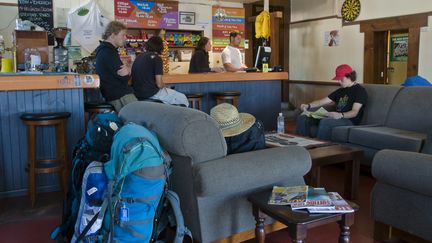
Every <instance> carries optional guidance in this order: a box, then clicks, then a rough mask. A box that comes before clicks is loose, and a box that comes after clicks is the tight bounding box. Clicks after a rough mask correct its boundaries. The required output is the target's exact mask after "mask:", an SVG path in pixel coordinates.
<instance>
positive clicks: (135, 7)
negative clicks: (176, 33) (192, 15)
mask: <svg viewBox="0 0 432 243" xmlns="http://www.w3.org/2000/svg"><path fill="white" fill-rule="evenodd" d="M114 15H115V19H116V20H118V21H121V22H123V23H124V24H126V26H127V27H128V28H147V29H178V25H179V20H178V2H171V1H158V2H151V1H140V0H115V1H114Z"/></svg>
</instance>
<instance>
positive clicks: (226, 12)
mask: <svg viewBox="0 0 432 243" xmlns="http://www.w3.org/2000/svg"><path fill="white" fill-rule="evenodd" d="M212 22H213V52H222V51H223V49H224V48H225V47H226V46H227V45H228V44H229V34H230V32H231V31H237V32H239V33H240V34H241V35H242V42H241V44H240V50H241V51H244V29H245V10H244V8H226V7H220V6H213V8H212Z"/></svg>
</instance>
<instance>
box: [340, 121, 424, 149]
mask: <svg viewBox="0 0 432 243" xmlns="http://www.w3.org/2000/svg"><path fill="white" fill-rule="evenodd" d="M425 138H426V134H423V133H417V132H411V131H406V130H401V129H395V128H390V127H384V126H379V127H360V128H351V129H350V132H349V139H348V141H349V142H350V143H353V144H358V145H362V146H366V147H369V148H375V149H396V150H405V151H413V152H419V151H420V149H421V147H422V144H423V141H424V140H425Z"/></svg>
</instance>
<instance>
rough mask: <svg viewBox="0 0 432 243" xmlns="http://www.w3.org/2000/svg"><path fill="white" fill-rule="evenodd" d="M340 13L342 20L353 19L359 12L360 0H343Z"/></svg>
mask: <svg viewBox="0 0 432 243" xmlns="http://www.w3.org/2000/svg"><path fill="white" fill-rule="evenodd" d="M341 13H342V19H343V20H345V21H353V20H355V19H356V18H357V17H358V16H359V14H360V0H345V2H344V3H343V5H342V10H341Z"/></svg>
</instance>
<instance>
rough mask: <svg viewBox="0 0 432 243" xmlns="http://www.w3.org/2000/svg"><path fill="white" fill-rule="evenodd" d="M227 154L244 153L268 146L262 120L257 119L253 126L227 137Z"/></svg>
mask: <svg viewBox="0 0 432 243" xmlns="http://www.w3.org/2000/svg"><path fill="white" fill-rule="evenodd" d="M225 141H226V143H227V150H228V151H227V154H236V153H243V152H248V151H253V150H259V149H264V148H266V145H265V137H264V125H263V124H262V122H261V121H258V120H257V121H256V122H255V123H254V124H253V125H252V127H250V128H249V129H248V130H246V131H245V132H243V133H241V134H239V135H236V136H232V137H226V138H225Z"/></svg>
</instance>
